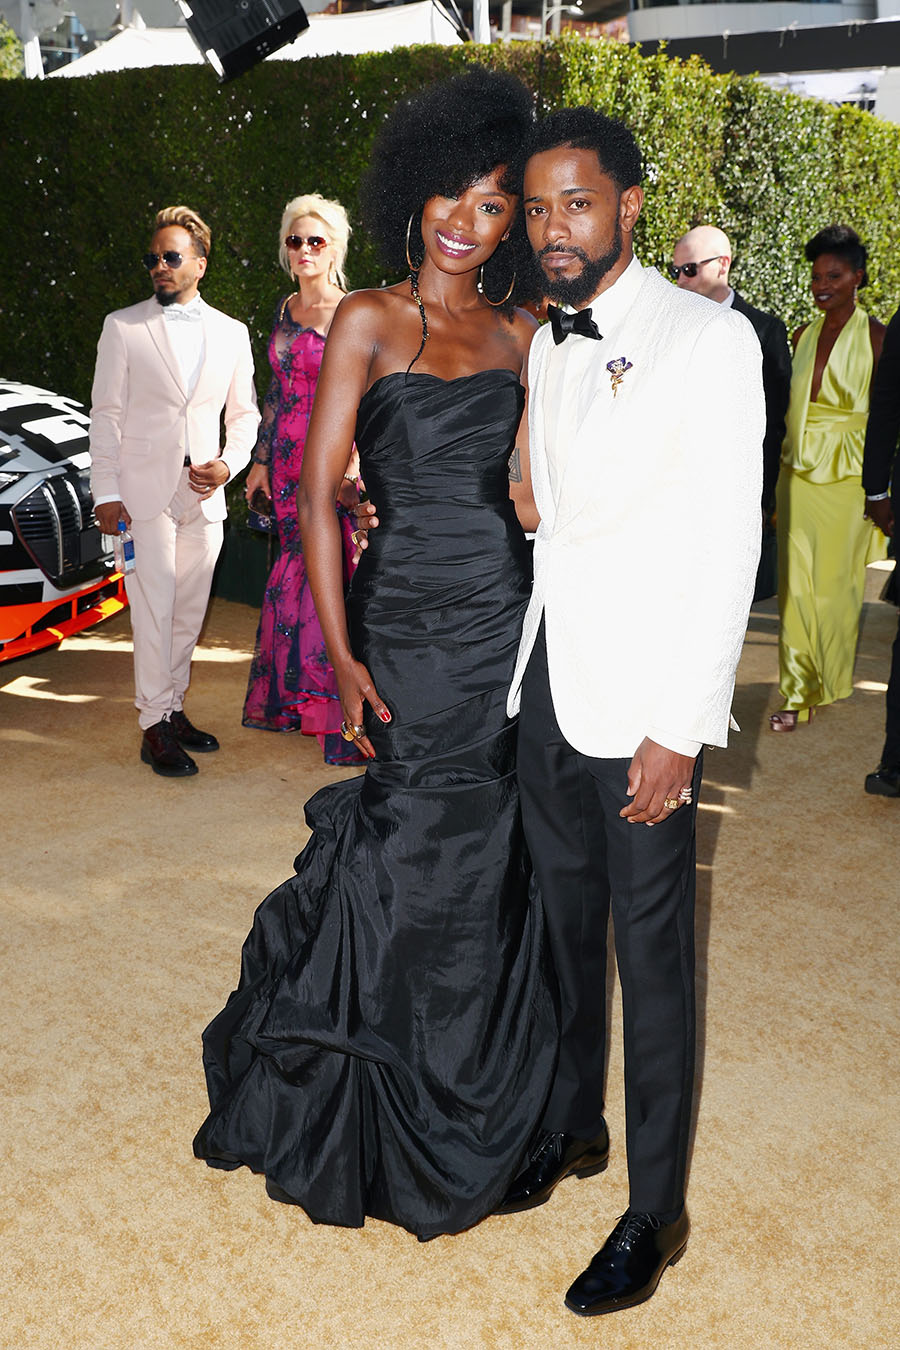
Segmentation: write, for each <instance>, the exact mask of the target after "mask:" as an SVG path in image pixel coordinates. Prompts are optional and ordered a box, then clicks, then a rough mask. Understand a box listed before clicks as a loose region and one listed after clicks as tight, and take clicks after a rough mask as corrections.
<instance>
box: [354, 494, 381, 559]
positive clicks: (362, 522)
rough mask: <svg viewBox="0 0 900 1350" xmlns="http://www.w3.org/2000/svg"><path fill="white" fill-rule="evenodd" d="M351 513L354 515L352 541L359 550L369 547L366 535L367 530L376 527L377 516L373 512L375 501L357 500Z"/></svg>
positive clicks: (375, 528)
mask: <svg viewBox="0 0 900 1350" xmlns="http://www.w3.org/2000/svg"><path fill="white" fill-rule="evenodd" d="M353 514H354V515H355V517H356V530H355V531H354V536H353V537H354V542H355V543H356V547H357V548H358V549H359V550H360V552H361V551H362V550H363V549H364V548H368V547H369V540H368V538H367V535H368V533H369V530H377V529H378V517H377V516H376V514H375V503H374V502H370V501H368V499H367V500H366V501H364V502H357V504H356V506H355V507H354V511H353Z"/></svg>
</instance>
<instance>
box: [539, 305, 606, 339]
mask: <svg viewBox="0 0 900 1350" xmlns="http://www.w3.org/2000/svg"><path fill="white" fill-rule="evenodd" d="M547 318H548V319H549V320H550V327H551V328H552V329H553V341H554V342H555V343H556V345H557V347H558V346H559V344H560V343H561V342H564V341H565V339H566V338H567V337H568V336H569V334H570V333H578V334H579V335H580V336H581V337H587V338H596V339H597V341H598V342H599V341H600V340H601V339H602V337H603V334H602V333H601V332H600V329H599V328H598V327H597V325H596V324H595V323H594V320H593V319H592V318H591V311H590V310H589V309H579V310H576V312H575V313H574V314H567V313H566V311H565V310H564V309H557V307H556V305H548V306H547Z"/></svg>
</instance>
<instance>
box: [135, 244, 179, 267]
mask: <svg viewBox="0 0 900 1350" xmlns="http://www.w3.org/2000/svg"><path fill="white" fill-rule="evenodd" d="M160 260H162V262H164V263H165V264H166V267H171V268H173V269H174V268H176V267H180V266H181V264H182V263H183V262H184V254H183V253H176V252H175V251H174V250H173V249H171V248H167V249H166V251H165V253H145V254H144V256H143V258H142V259H141V262H142V263H143V264H144V266H145V267H146V269H147V271H148V272H152V271H153V269H154V267H158V266H159V264H160Z"/></svg>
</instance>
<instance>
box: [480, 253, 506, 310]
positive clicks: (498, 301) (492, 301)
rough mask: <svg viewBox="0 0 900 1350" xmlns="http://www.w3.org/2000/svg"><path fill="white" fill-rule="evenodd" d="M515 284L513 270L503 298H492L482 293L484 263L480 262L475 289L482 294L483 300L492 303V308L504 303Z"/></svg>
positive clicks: (497, 307)
mask: <svg viewBox="0 0 900 1350" xmlns="http://www.w3.org/2000/svg"><path fill="white" fill-rule="evenodd" d="M515 284H516V274H515V272H513V275H512V281H511V282H510V283H509V290H508V291H507V292H506V294H505V295H504V297H503V299H502V300H492V299H491V297H490V296H489V295H484V263H482V264H481V266H480V267H479V269H478V281H477V283H476V289H477V291H478V294H479V295H484V298H485V300H486V301H487V302H488V304H489V305H492V306H493V308H494V309H499V308H500V306H501V305H505V304H506V302H507V300H508V299H509V297H510V296H511V295H512V293H513V288H514V286H515Z"/></svg>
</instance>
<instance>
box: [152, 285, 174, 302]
mask: <svg viewBox="0 0 900 1350" xmlns="http://www.w3.org/2000/svg"><path fill="white" fill-rule="evenodd" d="M153 289H154V290H155V291H156V298H157V300H158V301H159V303H160V304H161V305H174V303H175V301H176V300H177V299H178V292H177V291H158V290H156V287H155V286H154V288H153Z"/></svg>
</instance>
